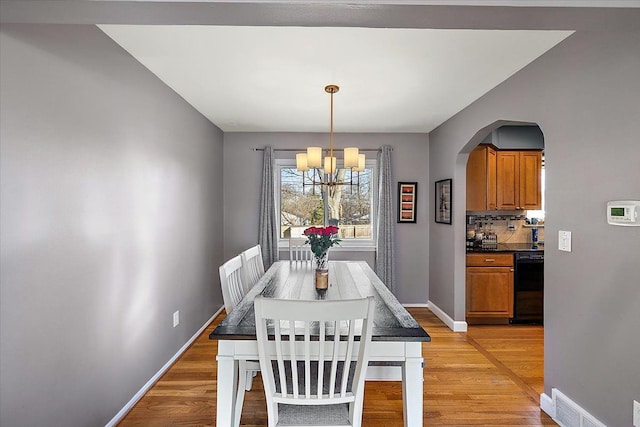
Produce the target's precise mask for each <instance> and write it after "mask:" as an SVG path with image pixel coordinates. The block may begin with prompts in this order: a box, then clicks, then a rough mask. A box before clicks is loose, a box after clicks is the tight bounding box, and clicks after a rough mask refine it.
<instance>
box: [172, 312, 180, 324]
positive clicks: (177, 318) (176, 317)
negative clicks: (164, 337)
mask: <svg viewBox="0 0 640 427" xmlns="http://www.w3.org/2000/svg"><path fill="white" fill-rule="evenodd" d="M179 324H180V310H178V311H176V312H175V313H173V327H174V328H175V327H176V326H178V325H179Z"/></svg>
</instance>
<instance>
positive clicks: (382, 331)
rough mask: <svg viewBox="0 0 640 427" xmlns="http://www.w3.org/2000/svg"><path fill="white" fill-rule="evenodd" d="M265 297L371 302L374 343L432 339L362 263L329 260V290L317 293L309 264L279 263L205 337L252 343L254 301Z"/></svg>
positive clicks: (254, 334) (254, 332)
mask: <svg viewBox="0 0 640 427" xmlns="http://www.w3.org/2000/svg"><path fill="white" fill-rule="evenodd" d="M257 295H263V296H264V297H265V298H283V299H302V300H322V299H329V300H331V299H353V298H362V297H366V296H370V295H371V296H373V297H374V298H375V305H376V307H375V313H374V327H373V336H372V340H373V341H431V337H430V336H429V334H428V333H427V332H426V331H425V330H424V329H423V328H422V327H421V326H420V325H419V324H418V322H417V321H416V320H415V319H414V318H413V316H411V314H409V312H407V310H406V309H405V308H404V307H403V306H402V305H401V304H400V302H398V300H397V299H396V297H395V296H394V295H393V294H392V293H391V292H390V291H389V289H388V288H387V287H386V286H385V285H384V284H383V283H382V281H381V280H380V279H379V278H378V276H376V274H375V273H374V271H373V270H372V269H371V267H369V265H368V264H367V263H366V262H365V261H331V262H329V288H328V289H327V290H326V291H317V290H316V289H315V285H314V270H313V268H312V267H311V266H310V265H308V264H307V263H297V264H296V263H293V264H290V263H289V261H280V262H277V263H275V264H274V265H272V266H271V268H269V270H267V272H266V273H265V274H264V276H263V277H262V278H261V279H260V281H258V283H256V285H255V286H254V287H253V288H252V289H251V290H250V291H249V292H248V293H247V295H246V296H245V297H244V298H243V299H242V301H240V303H239V304H238V305H237V306H236V308H234V309H233V310H232V311H231V313H230V314H229V315H228V316H227V317H226V318H225V319H224V320H223V321H222V322H221V323H220V324H219V325H218V326H217V327H216V328H215V329H214V330H213V332H211V334H210V335H209V339H212V340H221V339H222V340H234V339H256V325H255V313H254V311H253V300H254V298H255V297H256V296H257Z"/></svg>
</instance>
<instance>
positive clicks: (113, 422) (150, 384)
mask: <svg viewBox="0 0 640 427" xmlns="http://www.w3.org/2000/svg"><path fill="white" fill-rule="evenodd" d="M222 310H224V306H223V307H220V309H219V310H218V311H216V312H215V313H214V314H213V316H211V317H210V318H209V320H207V321H206V322H205V323H204V325H202V327H201V328H200V329H198V331H197V332H196V333H195V334H194V335H193V336H192V337H191V338H189V341H187V342H186V343H185V344H184V345H183V346H182V347H181V348H180V350H178V352H177V353H176V354H174V355H173V357H172V358H171V359H169V361H168V362H167V363H165V364H164V366H163V367H162V368H160V370H159V371H158V372H156V374H155V375H154V376H152V377H151V378H150V379H149V381H147V383H146V384H145V385H143V386H142V388H141V389H140V390H138V392H137V393H136V394H134V395H133V397H132V398H131V400H129V402H127V404H126V405H124V407H123V408H122V409H120V411H119V412H118V413H117V414H116V416H115V417H113V418H112V419H111V421H109V422H108V423H107V424H106V425H105V427H115V425H116V424H118V423H119V422H120V421H122V418H124V416H125V415H127V412H129V411H130V410H131V408H133V407H134V405H135V404H136V403H138V401H139V400H140V399H142V396H144V394H145V393H146V392H147V391H149V389H150V388H151V387H153V385H154V384H155V383H156V381H158V380H159V379H160V377H161V376H162V375H163V374H164V373H165V372H166V371H167V370H168V369H169V368H170V367H171V365H173V363H174V362H175V361H176V360H178V357H180V356H181V355H182V353H184V352H185V351H186V350H187V348H189V346H190V345H191V344H192V343H193V342H194V341H195V340H196V339H197V338H198V337H199V336H200V334H201V333H202V332H204V330H205V329H207V326H209V324H210V323H211V322H212V321H213V319H215V318H216V316H217V315H218V314H220V313H222Z"/></svg>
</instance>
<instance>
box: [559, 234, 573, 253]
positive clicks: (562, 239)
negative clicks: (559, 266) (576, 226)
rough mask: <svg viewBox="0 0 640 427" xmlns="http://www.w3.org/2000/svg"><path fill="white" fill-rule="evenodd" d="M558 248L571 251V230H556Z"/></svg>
mask: <svg viewBox="0 0 640 427" xmlns="http://www.w3.org/2000/svg"><path fill="white" fill-rule="evenodd" d="M558 250H561V251H565V252H571V232H570V231H563V230H559V231H558Z"/></svg>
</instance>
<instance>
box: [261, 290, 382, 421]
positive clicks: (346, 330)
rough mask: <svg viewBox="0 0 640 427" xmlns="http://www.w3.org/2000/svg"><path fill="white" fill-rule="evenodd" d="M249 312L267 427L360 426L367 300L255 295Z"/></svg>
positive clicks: (369, 322)
mask: <svg viewBox="0 0 640 427" xmlns="http://www.w3.org/2000/svg"><path fill="white" fill-rule="evenodd" d="M254 308H255V316H256V335H257V339H258V354H259V357H260V367H261V368H262V382H263V384H264V391H265V396H266V400H267V416H268V425H269V427H276V426H280V425H296V426H302V425H304V426H360V425H361V424H362V404H363V400H364V380H365V376H366V369H367V363H368V351H369V346H370V344H371V328H372V327H373V310H374V299H373V297H367V298H361V299H353V300H324V301H303V300H281V299H274V298H263V297H261V296H259V297H256V299H255V301H254ZM271 327H273V330H271ZM268 328H269V330H268ZM269 334H271V335H272V338H271V339H269ZM312 334H313V335H314V337H313V339H312V338H311V335H312ZM357 335H359V341H356V336H357Z"/></svg>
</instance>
